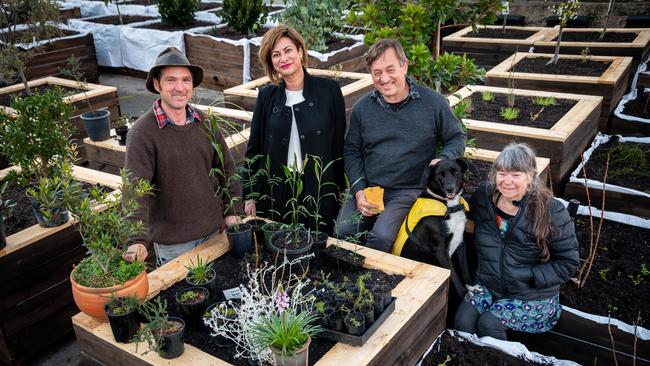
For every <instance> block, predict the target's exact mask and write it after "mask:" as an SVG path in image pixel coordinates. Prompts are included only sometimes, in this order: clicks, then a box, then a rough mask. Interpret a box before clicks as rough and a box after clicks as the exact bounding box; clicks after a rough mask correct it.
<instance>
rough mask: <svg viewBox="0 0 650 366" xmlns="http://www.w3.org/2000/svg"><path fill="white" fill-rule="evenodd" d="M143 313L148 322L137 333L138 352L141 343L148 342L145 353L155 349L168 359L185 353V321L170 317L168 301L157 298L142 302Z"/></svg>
mask: <svg viewBox="0 0 650 366" xmlns="http://www.w3.org/2000/svg"><path fill="white" fill-rule="evenodd" d="M142 315H143V316H144V317H145V319H146V323H144V325H143V327H142V328H140V329H139V330H138V332H137V333H136V335H135V338H134V341H135V342H136V352H138V346H139V345H140V343H143V342H146V343H147V347H148V349H147V350H146V351H144V352H143V354H147V353H149V352H150V351H155V352H157V353H158V355H159V356H160V357H162V358H166V359H172V358H176V357H178V356H180V355H181V354H183V352H184V351H185V344H184V343H183V331H184V330H185V322H184V321H183V319H181V318H177V317H170V316H169V315H168V314H167V302H166V301H161V300H160V298H157V299H156V300H155V301H150V302H146V303H144V304H142Z"/></svg>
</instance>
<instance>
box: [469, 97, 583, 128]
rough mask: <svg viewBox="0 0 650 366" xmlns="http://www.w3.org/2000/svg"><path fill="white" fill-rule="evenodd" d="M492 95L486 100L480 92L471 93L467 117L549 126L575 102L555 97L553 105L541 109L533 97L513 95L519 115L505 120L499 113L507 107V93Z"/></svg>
mask: <svg viewBox="0 0 650 366" xmlns="http://www.w3.org/2000/svg"><path fill="white" fill-rule="evenodd" d="M493 95H494V99H493V100H492V101H490V102H486V101H484V100H483V99H482V98H481V93H479V92H475V93H472V95H471V97H470V98H471V100H472V107H471V112H470V113H469V118H471V119H476V120H480V121H488V122H497V123H505V124H509V125H517V126H527V127H536V128H551V127H553V126H554V125H555V124H556V123H557V122H558V121H559V120H560V119H561V118H562V117H563V116H564V115H565V114H566V113H567V112H568V111H569V110H570V109H571V108H573V106H575V105H576V103H577V102H576V101H575V100H569V99H556V101H555V103H556V104H555V105H554V106H547V107H543V108H544V109H543V110H542V107H541V106H538V105H536V104H535V103H534V102H533V100H534V98H532V97H525V96H524V97H521V96H517V97H515V108H518V109H519V117H517V119H514V120H512V121H506V120H505V119H504V118H503V117H501V116H500V115H499V114H500V113H501V110H502V109H505V108H507V107H508V95H507V94H493ZM540 111H541V113H540ZM533 116H536V119H535V120H533Z"/></svg>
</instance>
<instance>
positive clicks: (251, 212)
mask: <svg viewBox="0 0 650 366" xmlns="http://www.w3.org/2000/svg"><path fill="white" fill-rule="evenodd" d="M244 212H245V213H246V215H247V216H255V214H256V213H257V210H256V208H255V201H254V200H246V202H245V203H244Z"/></svg>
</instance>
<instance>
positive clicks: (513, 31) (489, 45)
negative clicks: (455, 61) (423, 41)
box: [442, 25, 551, 69]
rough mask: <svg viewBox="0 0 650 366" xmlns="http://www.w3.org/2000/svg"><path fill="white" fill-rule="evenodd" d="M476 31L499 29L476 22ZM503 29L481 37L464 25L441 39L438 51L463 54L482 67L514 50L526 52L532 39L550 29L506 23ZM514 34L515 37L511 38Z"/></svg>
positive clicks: (490, 65) (500, 59) (487, 66)
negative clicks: (502, 31)
mask: <svg viewBox="0 0 650 366" xmlns="http://www.w3.org/2000/svg"><path fill="white" fill-rule="evenodd" d="M478 29H479V32H481V31H482V32H486V30H487V31H489V32H490V33H492V32H495V31H500V30H501V26H497V25H486V26H480V27H479V28H478ZM506 30H507V31H506V33H505V34H503V33H499V34H503V35H494V36H493V37H490V38H488V37H485V36H479V35H480V33H479V35H475V34H474V33H473V32H472V27H466V28H463V29H461V30H459V31H458V32H456V33H453V34H450V35H448V36H446V37H444V38H443V39H442V51H445V52H450V53H455V54H461V55H462V54H467V56H468V57H470V58H472V59H474V62H475V63H476V64H477V65H479V66H482V67H484V68H486V69H489V68H492V67H494V66H496V65H498V64H499V63H500V62H502V61H503V60H505V59H506V58H508V57H509V56H510V55H512V54H513V53H515V52H527V51H528V49H530V48H531V47H533V45H534V44H535V42H536V41H538V40H540V39H542V37H543V36H544V35H545V34H546V33H547V32H548V31H550V30H551V28H544V27H518V26H506ZM515 37H516V38H515Z"/></svg>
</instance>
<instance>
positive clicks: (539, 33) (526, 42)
mask: <svg viewBox="0 0 650 366" xmlns="http://www.w3.org/2000/svg"><path fill="white" fill-rule="evenodd" d="M479 28H480V29H501V28H502V27H501V26H500V25H483V26H479ZM506 29H510V30H524V31H535V32H534V33H532V34H531V35H530V36H529V37H528V38H523V39H512V38H484V37H480V38H479V37H471V36H466V35H467V34H469V33H470V32H472V27H470V26H468V27H465V28H463V29H461V30H459V31H457V32H455V33H452V34H450V35H448V36H446V37H444V38H443V39H442V42H443V46H446V47H450V46H452V47H453V46H455V45H456V43H458V44H479V45H484V46H489V45H494V44H499V45H500V44H506V45H512V46H533V45H534V44H535V42H536V41H538V40H541V39H544V38H546V35H547V34H548V32H549V31H551V30H553V28H549V27H527V26H515V25H508V26H506Z"/></svg>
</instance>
